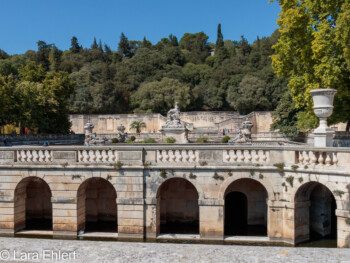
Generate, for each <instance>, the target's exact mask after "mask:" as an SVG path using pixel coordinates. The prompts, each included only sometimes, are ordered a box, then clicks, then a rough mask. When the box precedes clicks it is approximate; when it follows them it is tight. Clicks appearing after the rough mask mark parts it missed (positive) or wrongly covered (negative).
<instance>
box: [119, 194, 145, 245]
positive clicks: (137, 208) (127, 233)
mask: <svg viewBox="0 0 350 263" xmlns="http://www.w3.org/2000/svg"><path fill="white" fill-rule="evenodd" d="M117 205H118V237H121V238H123V237H124V238H137V239H143V236H144V231H143V226H144V212H143V209H144V199H142V198H125V199H124V198H117Z"/></svg>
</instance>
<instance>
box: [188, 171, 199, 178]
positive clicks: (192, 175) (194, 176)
mask: <svg viewBox="0 0 350 263" xmlns="http://www.w3.org/2000/svg"><path fill="white" fill-rule="evenodd" d="M188 177H189V178H190V179H196V178H197V175H195V174H193V173H192V172H191V173H190V175H189V176H188Z"/></svg>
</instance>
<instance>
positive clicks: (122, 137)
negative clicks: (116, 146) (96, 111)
mask: <svg viewBox="0 0 350 263" xmlns="http://www.w3.org/2000/svg"><path fill="white" fill-rule="evenodd" d="M117 130H118V132H119V133H118V134H117V139H118V140H119V141H120V142H127V141H129V137H128V134H127V133H126V132H124V131H125V126H124V125H123V124H120V125H119V126H118V127H117Z"/></svg>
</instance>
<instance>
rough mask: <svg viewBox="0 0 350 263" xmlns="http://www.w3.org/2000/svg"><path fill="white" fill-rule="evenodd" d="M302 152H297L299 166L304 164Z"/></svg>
mask: <svg viewBox="0 0 350 263" xmlns="http://www.w3.org/2000/svg"><path fill="white" fill-rule="evenodd" d="M303 154H304V152H303V151H301V152H299V164H301V165H302V164H304V156H303Z"/></svg>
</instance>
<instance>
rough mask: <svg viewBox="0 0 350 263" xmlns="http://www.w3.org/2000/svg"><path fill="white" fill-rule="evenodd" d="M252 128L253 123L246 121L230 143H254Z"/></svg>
mask: <svg viewBox="0 0 350 263" xmlns="http://www.w3.org/2000/svg"><path fill="white" fill-rule="evenodd" d="M252 127H253V123H252V122H251V121H248V120H246V121H244V122H243V123H242V125H241V127H240V128H239V133H238V135H237V136H236V137H234V138H232V139H231V140H229V142H240V143H247V142H251V141H252V132H251V130H252Z"/></svg>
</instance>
